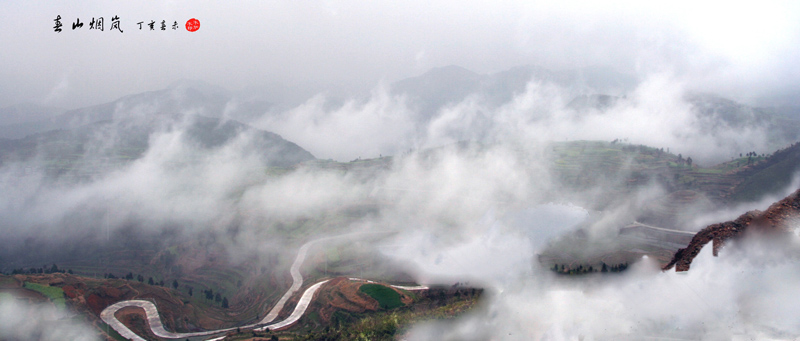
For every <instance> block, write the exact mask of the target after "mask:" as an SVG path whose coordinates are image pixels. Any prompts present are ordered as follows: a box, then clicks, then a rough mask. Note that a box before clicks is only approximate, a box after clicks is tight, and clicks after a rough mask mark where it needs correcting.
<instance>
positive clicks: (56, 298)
mask: <svg viewBox="0 0 800 341" xmlns="http://www.w3.org/2000/svg"><path fill="white" fill-rule="evenodd" d="M25 289H30V290H33V291H36V292H38V293H40V294H42V295H44V296H45V297H47V298H49V299H50V300H51V301H53V304H55V305H56V307H57V308H64V307H65V302H66V300H65V299H64V290H62V289H61V288H58V287H51V286H49V285H41V284H37V283H31V282H25Z"/></svg>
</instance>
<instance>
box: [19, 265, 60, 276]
mask: <svg viewBox="0 0 800 341" xmlns="http://www.w3.org/2000/svg"><path fill="white" fill-rule="evenodd" d="M52 273H69V274H72V269H69V270H67V269H60V268H59V267H58V266H56V265H55V264H53V266H47V265H42V266H41V267H39V268H29V269H27V270H26V269H24V268H18V269H13V270H11V273H10V274H11V275H24V274H52Z"/></svg>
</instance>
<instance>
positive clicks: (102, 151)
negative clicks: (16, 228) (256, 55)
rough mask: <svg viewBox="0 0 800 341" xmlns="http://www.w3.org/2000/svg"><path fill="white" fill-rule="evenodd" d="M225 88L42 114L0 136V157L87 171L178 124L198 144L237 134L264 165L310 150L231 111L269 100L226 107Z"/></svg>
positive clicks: (135, 153)
mask: <svg viewBox="0 0 800 341" xmlns="http://www.w3.org/2000/svg"><path fill="white" fill-rule="evenodd" d="M231 101H232V100H231V97H230V96H229V95H228V94H227V92H226V91H225V90H224V89H221V88H218V87H214V86H211V85H208V84H205V83H199V82H190V81H182V82H177V83H175V84H173V85H171V86H170V87H169V88H167V89H164V90H159V91H151V92H145V93H140V94H134V95H130V96H125V97H123V98H120V99H118V100H116V101H113V102H110V103H105V104H100V105H96V106H91V107H86V108H80V109H75V110H70V111H67V112H65V113H63V114H61V115H58V116H55V117H53V118H50V119H48V120H47V121H46V127H47V128H53V127H58V129H53V130H47V131H43V132H36V133H34V134H31V135H28V136H26V137H23V138H15V139H0V164H4V163H8V162H11V161H31V160H33V158H34V157H39V158H40V159H38V160H37V161H38V162H37V163H36V164H38V165H40V166H41V167H44V168H45V169H46V171H47V173H48V174H51V175H58V174H64V173H69V172H72V171H78V172H79V173H86V172H88V173H93V172H96V171H98V170H102V169H105V168H108V167H113V166H114V165H118V164H124V163H126V162H128V161H130V160H135V159H138V158H140V157H141V156H142V155H143V153H144V152H145V151H146V150H148V148H150V147H151V143H152V141H151V139H152V137H154V136H156V134H163V133H170V132H182V133H183V135H182V139H183V142H185V143H187V145H189V146H192V147H195V148H197V149H198V150H200V151H211V150H215V149H218V148H221V147H223V146H224V145H226V144H228V143H230V142H231V141H233V140H234V139H236V138H238V137H242V138H243V140H242V141H240V142H239V143H240V145H239V146H238V147H237V148H238V149H237V150H238V151H239V152H241V153H250V154H255V155H256V156H257V157H259V158H261V159H262V160H263V162H264V164H265V165H266V166H276V167H290V166H292V165H295V164H297V163H300V162H303V161H308V160H314V159H315V158H314V156H313V155H311V153H309V152H308V151H306V150H304V149H303V148H301V147H299V146H297V145H296V144H294V143H292V142H289V141H286V140H284V139H283V138H282V137H281V136H279V135H277V134H274V133H271V132H268V131H263V130H258V129H256V128H253V127H251V126H249V125H247V124H244V123H241V122H239V121H237V120H235V119H231V116H236V115H237V113H238V114H241V115H244V114H246V113H250V114H252V113H253V112H255V111H258V110H261V109H263V108H264V107H265V106H267V105H268V104H265V103H261V102H243V103H244V104H241V105H234V106H237V108H231V105H230V103H231Z"/></svg>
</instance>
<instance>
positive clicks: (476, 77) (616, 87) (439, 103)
mask: <svg viewBox="0 0 800 341" xmlns="http://www.w3.org/2000/svg"><path fill="white" fill-rule="evenodd" d="M530 82H539V83H543V84H554V85H558V86H561V87H564V88H567V89H570V90H571V91H572V92H574V95H575V96H580V95H586V94H597V93H601V94H611V95H615V96H618V95H622V94H624V93H626V92H628V91H630V90H632V89H633V88H634V87H635V86H636V84H637V80H636V79H635V78H634V77H632V76H629V75H625V74H622V73H618V72H616V71H614V70H612V69H609V68H600V67H590V68H582V69H570V70H560V71H551V70H548V69H545V68H542V67H538V66H532V65H524V66H517V67H514V68H511V69H508V70H504V71H501V72H497V73H492V74H478V73H475V72H473V71H470V70H467V69H465V68H463V67H460V66H455V65H451V66H445V67H439V68H434V69H431V70H430V71H428V72H426V73H424V74H422V75H420V76H417V77H412V78H407V79H403V80H400V81H397V82H395V83H393V84H392V85H391V90H392V92H393V93H394V94H396V95H406V96H408V99H409V102H410V104H411V105H412V107H414V108H415V109H417V110H418V111H419V112H420V114H421V115H422V117H423V120H427V119H429V118H430V117H431V116H433V115H434V114H435V113H436V111H438V110H439V109H441V108H443V107H445V106H447V105H449V104H455V103H458V102H461V101H463V100H464V99H466V98H467V97H468V96H470V95H475V96H479V97H481V98H482V99H483V100H485V101H486V102H487V103H489V104H491V105H493V106H499V105H502V104H504V103H507V102H508V101H510V100H511V99H513V98H514V96H515V95H517V94H520V93H523V92H524V91H525V87H526V86H527V85H528V83H530Z"/></svg>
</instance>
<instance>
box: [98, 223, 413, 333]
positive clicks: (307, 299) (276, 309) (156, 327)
mask: <svg viewBox="0 0 800 341" xmlns="http://www.w3.org/2000/svg"><path fill="white" fill-rule="evenodd" d="M360 234H365V233H363V232H360V233H350V234H345V235H340V236H333V237H325V238H320V239H315V240H312V241H309V242H307V243H305V244H303V246H301V247H300V250H298V252H297V258H295V260H294V263H293V264H292V266H291V268H289V273H290V274H291V275H292V286H291V287H290V288H289V290H287V291H286V293H284V294H283V296H282V297H281V298H280V300H278V303H276V304H275V306H273V307H272V309H271V310H270V311H269V313H267V315H266V316H264V318H263V319H261V320H260V321H258V322H257V323H254V324H249V325H245V326H238V327H232V328H225V329H218V330H209V331H203V332H191V333H174V332H170V331H168V330H166V329H165V328H164V324H163V323H162V322H161V317H160V316H159V315H158V308H157V307H156V305H155V304H153V302H150V301H145V300H128V301H121V302H117V303H114V304H112V305H110V306H108V307H106V308H105V309H103V311H102V312H100V318H101V319H102V320H103V321H104V322H105V323H106V324H108V325H109V326H110V327H111V328H113V329H114V330H116V331H117V333H119V334H120V335H122V337H124V338H126V339H131V340H135V341H145V339H143V338H142V337H141V336H139V335H137V334H136V333H134V332H133V331H132V330H130V329H129V328H128V327H127V326H125V324H123V323H122V322H120V321H119V320H118V319H117V317H116V316H115V315H116V313H117V312H118V311H119V310H120V309H123V308H126V307H138V308H142V309H144V312H145V317H146V318H147V322H148V324H149V325H150V330H151V331H152V332H153V334H155V335H156V336H158V337H160V338H164V339H184V338H189V337H198V336H215V335H217V336H218V335H219V334H221V333H226V332H229V331H232V330H234V329H236V328H244V329H248V328H255V330H259V331H264V330H266V329H267V328H269V329H270V330H277V329H280V328H284V327H288V326H290V325H292V324H294V323H295V322H297V321H298V320H300V318H301V317H303V314H305V312H306V309H308V305H309V304H310V303H311V301H312V299H313V298H314V294H315V293H316V292H317V290H319V288H320V287H322V285H324V284H325V283H327V282H328V280H323V281H320V282H317V283H316V284H314V285H312V286H310V287H309V288H308V289H306V291H305V292H304V293H303V295H302V296H301V297H300V301H298V302H297V305H296V306H295V308H294V310H293V311H292V313H291V315H289V317H287V318H286V319H285V320H283V321H280V322H276V323H272V324H270V322H272V321H273V320H274V319H275V318H276V317H278V314H279V313H280V312H281V310H283V307H284V306H285V305H286V302H287V301H288V300H289V298H290V297H292V295H294V294H295V293H296V292H297V291H298V290H300V288H301V287H302V286H303V276H302V274H301V273H300V267H301V266H302V265H303V262H304V261H305V259H306V254H307V253H308V250H309V248H310V247H311V246H312V245H313V244H315V243H318V242H323V241H329V240H334V239H340V238H347V237H352V236H354V235H360ZM350 280H353V281H364V282H369V283H375V282H373V281H370V280H365V279H360V278H350ZM392 287H395V288H398V289H402V290H425V289H428V287H426V286H415V287H409V286H399V285H392ZM223 338H224V336H222V337H216V338H214V339H211V340H210V341H213V340H221V339H223Z"/></svg>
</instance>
